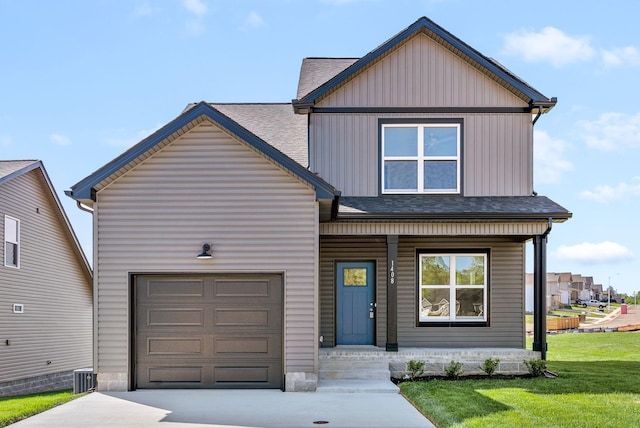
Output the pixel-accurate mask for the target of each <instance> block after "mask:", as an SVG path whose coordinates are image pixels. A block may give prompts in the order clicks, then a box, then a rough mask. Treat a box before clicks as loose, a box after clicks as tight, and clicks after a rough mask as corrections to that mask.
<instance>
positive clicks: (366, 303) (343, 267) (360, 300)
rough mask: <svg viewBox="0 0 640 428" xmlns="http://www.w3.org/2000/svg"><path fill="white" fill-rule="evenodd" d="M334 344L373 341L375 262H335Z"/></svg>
mask: <svg viewBox="0 0 640 428" xmlns="http://www.w3.org/2000/svg"><path fill="white" fill-rule="evenodd" d="M336 306H337V307H336V330H337V331H336V344H337V345H373V344H374V343H373V337H374V331H375V310H376V308H375V263H374V262H338V263H336Z"/></svg>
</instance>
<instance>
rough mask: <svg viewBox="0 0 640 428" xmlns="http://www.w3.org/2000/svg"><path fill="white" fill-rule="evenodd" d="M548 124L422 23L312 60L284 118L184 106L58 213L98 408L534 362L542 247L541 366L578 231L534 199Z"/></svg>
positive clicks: (509, 83)
mask: <svg viewBox="0 0 640 428" xmlns="http://www.w3.org/2000/svg"><path fill="white" fill-rule="evenodd" d="M555 103H556V100H555V99H554V98H547V97H546V96H544V95H542V94H541V93H539V92H538V91H536V90H535V89H533V88H532V87H531V86H529V85H528V84H527V83H525V82H524V81H522V80H521V79H519V78H518V77H517V76H515V75H514V74H513V73H511V72H509V71H508V70H507V69H505V68H504V67H503V66H502V65H500V64H499V63H497V62H496V61H494V60H492V59H490V58H487V57H485V56H484V55H482V54H480V53H479V52H478V51H476V50H474V49H473V48H472V47H470V46H469V45H467V44H466V43H464V42H462V41H461V40H459V39H458V38H456V37H455V36H453V35H452V34H451V33H449V32H447V31H446V30H444V29H443V28H441V27H439V26H438V25H437V24H435V23H434V22H432V21H430V20H429V19H427V18H421V19H419V20H418V21H416V22H415V23H413V24H412V25H411V26H409V27H408V28H406V29H405V30H403V31H402V32H400V33H398V34H397V35H395V36H394V37H392V38H391V39H389V40H388V41H386V42H385V43H383V44H382V45H380V46H378V47H377V48H375V49H374V50H372V51H371V52H369V53H368V54H366V55H365V56H363V57H361V58H347V59H345V58H307V59H305V60H304V61H303V63H302V67H301V72H300V80H299V86H298V93H297V96H296V99H294V100H293V101H292V103H291V104H210V103H205V102H201V103H198V104H193V105H190V106H188V107H187V108H186V109H185V110H184V112H183V113H182V114H180V115H179V116H178V117H177V118H176V119H175V120H173V121H172V122H170V123H168V124H167V125H166V126H164V127H162V128H161V129H159V130H158V131H157V132H155V133H154V134H152V135H150V136H149V137H148V138H146V139H144V140H143V141H141V142H140V143H138V144H137V145H135V146H134V147H132V148H131V149H129V150H128V151H127V152H125V153H123V154H122V155H121V156H119V157H118V158H116V159H114V160H112V161H111V162H109V163H107V164H106V165H105V166H104V167H102V168H100V169H99V170H97V171H96V172H95V173H93V174H91V175H90V176H88V177H87V178H85V179H83V180H82V181H80V182H78V183H77V184H76V185H74V186H72V188H71V190H70V191H69V192H68V193H67V194H68V195H69V196H71V197H72V198H74V199H76V200H77V201H79V202H80V203H81V204H83V205H84V206H85V207H86V208H87V209H90V210H92V211H93V217H94V228H95V236H96V239H97V241H96V243H95V254H94V260H95V276H94V281H95V289H96V292H97V307H96V322H97V326H96V331H97V335H96V338H95V339H96V355H95V362H94V367H95V368H96V372H97V382H98V389H102V390H108V389H113V390H126V389H135V388H162V387H168V388H176V387H180V388H182V387H195V388H203V387H204V388H238V387H248V388H257V387H266V388H283V389H286V390H288V391H296V390H309V389H311V390H312V389H315V387H316V385H317V383H318V375H319V372H321V369H320V365H321V362H322V358H324V357H326V356H327V355H329V356H335V355H337V354H339V353H341V352H344V353H349V352H354V353H355V354H351V355H350V356H349V357H350V358H352V359H353V358H356V359H357V358H358V357H359V356H361V357H362V358H363V359H372V358H376V357H381V358H389V359H390V361H391V360H392V359H393V355H402V353H403V352H404V351H405V350H407V349H411V350H413V351H415V352H420V351H424V352H427V351H429V350H442V349H445V350H450V351H455V350H462V351H461V352H460V353H459V356H461V358H462V356H463V355H467V354H469V351H472V352H471V353H473V352H475V351H473V350H483V349H484V350H488V351H487V352H488V354H487V355H489V356H497V354H496V353H499V352H501V351H500V350H505V349H506V350H516V351H517V350H524V349H525V338H524V336H525V334H524V330H525V324H524V311H525V303H524V300H525V297H524V296H525V244H526V242H528V241H530V240H533V241H534V259H535V273H534V275H535V277H536V281H535V283H536V284H535V287H534V288H535V295H536V298H535V301H536V307H537V308H538V310H537V313H542V316H540V317H537V318H536V326H537V327H536V335H535V338H534V342H535V344H534V346H535V350H534V351H535V352H534V351H529V352H531V353H532V354H527V355H534V356H538V357H540V356H541V355H542V357H544V352H545V349H546V348H545V344H546V342H545V339H544V330H545V327H544V313H545V311H544V305H545V290H544V283H545V280H544V278H545V270H546V267H545V257H546V237H547V234H548V233H549V231H550V228H551V225H552V222H562V221H565V220H567V219H568V218H569V217H570V216H571V214H570V213H569V212H568V211H567V210H566V209H564V208H563V207H561V206H559V205H558V204H556V203H555V202H553V201H551V200H549V199H548V198H546V197H544V196H539V195H536V193H535V192H534V189H533V170H532V169H533V155H532V153H533V126H534V124H535V122H536V121H537V120H538V119H539V117H540V115H542V114H544V113H546V112H548V111H549V110H550V109H552V108H553V106H554V105H555ZM541 308H542V309H541ZM477 352H480V351H477ZM390 355H391V357H389V356H390ZM407 355H408V354H407ZM411 355H414V356H415V355H417V354H415V353H413V354H411ZM424 355H427V354H424ZM425 358H428V356H427V357H425ZM518 358H519V359H520V362H522V355H520V354H518ZM320 377H321V380H322V376H320Z"/></svg>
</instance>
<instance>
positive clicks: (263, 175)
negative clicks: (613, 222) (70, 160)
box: [95, 125, 317, 373]
mask: <svg viewBox="0 0 640 428" xmlns="http://www.w3.org/2000/svg"><path fill="white" fill-rule="evenodd" d="M97 206H98V208H97V210H96V214H95V215H96V216H97V228H98V248H97V256H96V266H97V281H98V365H99V370H100V371H102V372H120V373H122V372H127V369H128V349H129V342H128V341H129V319H128V313H129V307H128V305H129V284H128V280H129V279H128V273H131V272H159V273H162V272H175V273H179V272H284V273H285V275H284V281H285V306H286V312H285V341H286V343H285V360H286V363H287V367H286V369H285V371H313V370H314V364H315V363H314V361H315V352H314V346H315V344H316V337H317V335H316V334H315V304H314V303H315V295H316V293H315V275H316V274H315V272H316V270H315V257H316V251H317V250H316V246H317V244H316V242H317V238H316V233H317V230H316V222H317V220H316V202H315V193H314V192H313V190H312V189H310V188H309V187H308V186H307V185H305V184H303V183H301V182H300V181H299V180H298V179H296V178H294V177H293V176H291V175H290V174H288V173H286V172H284V171H283V170H281V169H280V168H279V167H278V166H276V165H274V164H273V163H271V162H270V161H268V160H266V159H265V158H263V157H262V156H261V155H259V154H257V153H256V152H254V151H253V150H251V149H250V148H248V147H247V146H246V145H244V143H241V142H239V141H237V140H235V139H232V138H231V137H229V136H228V135H227V134H225V133H223V132H222V131H221V130H219V129H218V128H217V127H215V126H213V125H200V126H198V127H196V128H194V129H193V130H192V131H191V132H189V133H187V134H185V135H183V136H182V137H180V138H179V139H178V140H176V141H175V142H173V143H172V144H171V145H169V146H168V147H166V148H165V149H163V150H161V151H159V152H158V153H156V154H154V156H153V157H151V158H150V159H147V160H146V161H145V162H143V163H141V164H140V165H138V166H137V167H136V168H135V169H133V170H132V171H130V172H128V173H127V174H125V175H124V176H123V177H121V178H120V179H119V180H117V181H115V182H114V183H112V184H111V185H110V186H108V187H107V188H105V189H104V190H102V191H100V192H99V193H98V204H97ZM205 241H210V242H212V243H213V246H212V247H213V258H212V259H211V260H204V261H203V260H196V258H195V256H196V254H197V253H198V252H199V251H201V243H202V242H205Z"/></svg>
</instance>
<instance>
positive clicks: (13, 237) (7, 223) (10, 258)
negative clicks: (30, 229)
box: [4, 216, 20, 267]
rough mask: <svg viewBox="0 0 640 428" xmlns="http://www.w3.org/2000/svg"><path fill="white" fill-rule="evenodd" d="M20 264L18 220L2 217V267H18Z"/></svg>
mask: <svg viewBox="0 0 640 428" xmlns="http://www.w3.org/2000/svg"><path fill="white" fill-rule="evenodd" d="M19 263H20V220H17V219H15V218H12V217H9V216H5V217H4V265H5V266H11V267H19Z"/></svg>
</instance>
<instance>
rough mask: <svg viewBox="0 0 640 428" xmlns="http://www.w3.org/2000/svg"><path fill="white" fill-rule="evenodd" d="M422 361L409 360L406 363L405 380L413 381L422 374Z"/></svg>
mask: <svg viewBox="0 0 640 428" xmlns="http://www.w3.org/2000/svg"><path fill="white" fill-rule="evenodd" d="M424 365H425V362H424V361H417V360H409V361H407V373H406V374H405V375H404V378H405V379H409V380H415V379H417V378H419V377H420V376H422V375H423V374H424Z"/></svg>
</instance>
